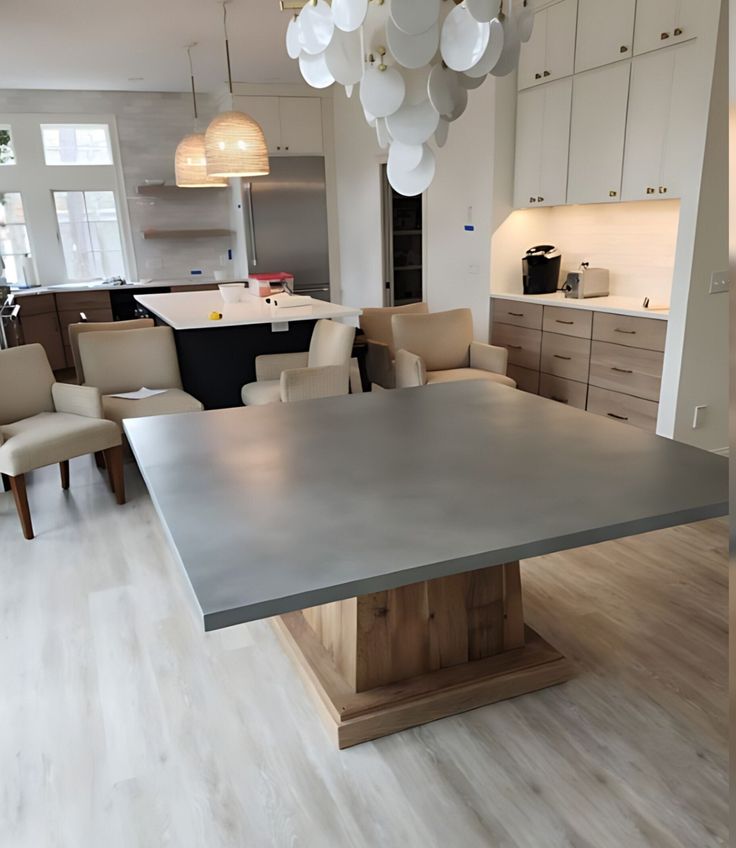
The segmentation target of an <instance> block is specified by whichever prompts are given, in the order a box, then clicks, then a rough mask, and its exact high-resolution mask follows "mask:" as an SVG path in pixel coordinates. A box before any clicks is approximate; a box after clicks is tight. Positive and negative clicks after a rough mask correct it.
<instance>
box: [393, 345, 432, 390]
mask: <svg viewBox="0 0 736 848" xmlns="http://www.w3.org/2000/svg"><path fill="white" fill-rule="evenodd" d="M426 382H427V369H426V368H425V367H424V360H423V359H422V357H421V356H417V355H416V354H415V353H409V351H408V350H399V351H397V352H396V388H397V389H409V388H411V387H412V386H424V385H425V384H426Z"/></svg>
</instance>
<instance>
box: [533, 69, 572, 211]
mask: <svg viewBox="0 0 736 848" xmlns="http://www.w3.org/2000/svg"><path fill="white" fill-rule="evenodd" d="M541 91H542V92H543V93H544V122H543V124H542V136H541V139H540V142H541V147H542V158H541V167H540V172H539V194H538V195H537V203H536V205H537V206H560V205H561V204H563V203H565V200H566V198H567V161H568V154H569V149H570V108H571V100H572V78H571V77H568V78H567V79H562V80H558V81H557V82H552V83H550V84H549V85H545V86H542V88H541Z"/></svg>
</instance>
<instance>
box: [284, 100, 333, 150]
mask: <svg viewBox="0 0 736 848" xmlns="http://www.w3.org/2000/svg"><path fill="white" fill-rule="evenodd" d="M279 110H280V114H281V152H282V153H301V154H303V155H305V156H309V155H321V154H322V152H323V145H322V100H321V98H319V97H281V98H279Z"/></svg>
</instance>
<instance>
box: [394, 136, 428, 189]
mask: <svg viewBox="0 0 736 848" xmlns="http://www.w3.org/2000/svg"><path fill="white" fill-rule="evenodd" d="M435 167H436V160H435V156H434V153H433V152H432V150H431V149H430V148H429V147H427V145H426V144H425V145H424V152H423V153H422V159H421V161H420V162H419V165H417V167H416V168H412V169H411V170H410V171H404V170H402V169H401V168H398V167H397V166H396V164H395V162H394V163H393V164H392V163H391V160H389V163H388V167H387V169H386V172H387V175H388V181H389V182H390V183H391V185H392V186H393V188H394V189H395V190H396V191H397V192H398V193H399V194H403V195H404V196H405V197H414V196H415V195H417V194H421V193H422V192H423V191H426V190H427V189H428V188H429V186H430V185H431V183H432V180H433V179H434V172H435Z"/></svg>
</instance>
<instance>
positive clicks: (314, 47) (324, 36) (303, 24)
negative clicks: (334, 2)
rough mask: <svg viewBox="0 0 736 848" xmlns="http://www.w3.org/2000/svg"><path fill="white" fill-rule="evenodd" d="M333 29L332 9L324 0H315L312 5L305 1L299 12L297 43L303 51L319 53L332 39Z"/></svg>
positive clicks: (312, 53)
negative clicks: (305, 3)
mask: <svg viewBox="0 0 736 848" xmlns="http://www.w3.org/2000/svg"><path fill="white" fill-rule="evenodd" d="M334 30H335V22H334V21H333V19H332V9H330V7H329V5H328V4H327V3H326V2H325V0H317V3H316V4H315V5H314V6H313V5H312V4H311V3H307V5H306V6H304V7H303V8H302V10H301V12H299V43H300V45H301V48H302V50H303V51H304V52H305V53H309V54H310V55H311V56H316V55H317V53H321V52H322V51H323V50H324V49H325V48H326V47H327V45H328V44H329V43H330V41H331V40H332V33H333V32H334Z"/></svg>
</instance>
